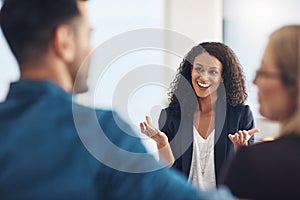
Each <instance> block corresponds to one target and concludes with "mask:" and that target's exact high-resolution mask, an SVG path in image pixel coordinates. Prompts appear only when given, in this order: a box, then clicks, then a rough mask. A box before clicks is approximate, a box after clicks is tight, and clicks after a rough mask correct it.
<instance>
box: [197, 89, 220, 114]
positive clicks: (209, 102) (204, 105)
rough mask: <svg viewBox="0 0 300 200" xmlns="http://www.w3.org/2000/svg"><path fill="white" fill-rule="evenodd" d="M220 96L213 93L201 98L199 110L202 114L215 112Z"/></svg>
mask: <svg viewBox="0 0 300 200" xmlns="http://www.w3.org/2000/svg"><path fill="white" fill-rule="evenodd" d="M217 99H218V96H217V94H216V95H211V96H209V97H206V98H199V99H198V102H199V109H200V110H199V112H200V114H201V115H205V114H211V113H214V112H215V108H216V103H217Z"/></svg>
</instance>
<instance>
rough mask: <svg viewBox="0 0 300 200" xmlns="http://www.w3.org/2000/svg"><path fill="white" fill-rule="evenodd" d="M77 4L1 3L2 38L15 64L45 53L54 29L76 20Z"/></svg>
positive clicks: (48, 0)
mask: <svg viewBox="0 0 300 200" xmlns="http://www.w3.org/2000/svg"><path fill="white" fill-rule="evenodd" d="M77 1H78V0H4V1H3V6H2V9H1V13H0V25H1V28H2V31H3V34H4V36H5V38H6V40H7V42H8V45H9V46H10V48H11V51H12V52H13V54H14V55H15V57H16V59H17V61H18V62H19V63H24V62H28V61H31V60H34V59H35V58H36V56H40V55H42V54H43V53H45V52H46V51H47V49H48V47H49V43H50V41H51V40H52V37H53V34H54V31H55V28H56V27H57V26H59V25H61V24H71V25H72V20H73V19H75V18H76V17H78V16H80V11H79V9H78V7H77Z"/></svg>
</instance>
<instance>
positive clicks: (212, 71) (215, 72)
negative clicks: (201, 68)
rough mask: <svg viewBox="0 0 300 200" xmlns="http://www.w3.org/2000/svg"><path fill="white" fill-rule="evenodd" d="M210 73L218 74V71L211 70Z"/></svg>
mask: <svg viewBox="0 0 300 200" xmlns="http://www.w3.org/2000/svg"><path fill="white" fill-rule="evenodd" d="M209 73H210V74H213V75H215V74H218V71H216V70H211V71H209Z"/></svg>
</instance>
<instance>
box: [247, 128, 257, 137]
mask: <svg viewBox="0 0 300 200" xmlns="http://www.w3.org/2000/svg"><path fill="white" fill-rule="evenodd" d="M259 131H260V129H259V128H253V129H251V130H249V131H248V134H249V135H250V136H252V135H253V134H254V133H258V132H259Z"/></svg>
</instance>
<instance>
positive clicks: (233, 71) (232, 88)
mask: <svg viewBox="0 0 300 200" xmlns="http://www.w3.org/2000/svg"><path fill="white" fill-rule="evenodd" d="M204 52H207V53H209V54H210V55H212V56H214V57H216V58H217V59H218V60H219V61H220V62H221V63H222V65H223V70H222V78H223V83H224V87H225V92H226V94H225V93H224V92H223V93H222V92H221V90H219V89H218V98H222V99H224V100H225V101H227V103H228V104H229V105H231V106H237V105H240V104H243V103H244V102H245V101H246V99H247V97H248V95H247V93H246V86H245V77H244V73H243V70H242V67H241V64H240V62H239V60H238V58H237V56H236V55H235V53H234V52H233V51H232V50H231V49H230V48H229V47H228V46H227V45H225V44H223V43H219V42H204V43H201V44H199V45H197V46H195V47H193V48H192V49H191V50H190V51H189V52H188V54H187V55H186V56H185V58H184V59H183V61H182V62H181V63H180V67H179V68H178V70H177V75H176V77H175V79H174V81H173V82H172V83H171V88H170V92H169V97H170V98H169V101H170V104H169V108H170V109H172V110H173V111H174V112H175V113H177V114H179V113H180V106H181V109H182V111H184V112H185V114H189V115H191V114H193V113H194V111H195V108H196V106H197V105H196V103H198V102H193V101H192V100H191V99H193V96H195V95H196V93H195V91H194V90H191V89H187V88H190V87H193V86H192V81H191V69H192V66H193V63H194V59H195V57H196V56H198V55H199V54H202V53H204ZM219 88H220V87H219ZM179 99H180V101H179ZM179 102H180V103H179Z"/></svg>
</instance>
